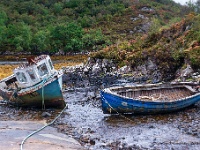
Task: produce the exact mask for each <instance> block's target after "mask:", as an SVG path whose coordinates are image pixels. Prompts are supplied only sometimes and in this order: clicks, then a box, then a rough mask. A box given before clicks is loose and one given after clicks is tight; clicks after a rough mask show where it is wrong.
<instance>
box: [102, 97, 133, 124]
mask: <svg viewBox="0 0 200 150" xmlns="http://www.w3.org/2000/svg"><path fill="white" fill-rule="evenodd" d="M101 96H102V99H103V101H105V102H106V104H108V106H109V107H110V108H111V109H112V110H114V111H115V112H116V113H117V114H118V115H120V116H121V117H123V118H125V119H127V120H129V121H131V122H134V121H133V120H131V119H129V118H127V117H126V116H125V115H122V114H120V113H119V112H118V111H117V110H115V109H114V108H113V107H112V106H111V105H110V104H109V103H108V101H107V100H106V99H105V98H104V96H103V95H102V94H101Z"/></svg>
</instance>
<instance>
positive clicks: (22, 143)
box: [21, 104, 67, 150]
mask: <svg viewBox="0 0 200 150" xmlns="http://www.w3.org/2000/svg"><path fill="white" fill-rule="evenodd" d="M66 108H67V104H66V106H65V107H64V108H63V110H62V111H61V113H60V114H59V115H58V116H57V117H55V118H54V119H53V120H52V121H51V122H50V123H48V124H46V125H44V126H43V127H41V128H39V129H38V130H36V131H34V132H32V133H31V134H29V135H28V136H27V137H26V138H24V140H23V141H22V142H21V150H23V145H24V143H25V142H26V140H27V139H28V138H30V137H31V136H33V135H34V134H36V133H38V132H40V131H41V130H43V129H44V128H46V127H48V126H50V125H52V124H53V123H54V122H55V121H56V120H57V119H58V118H59V117H60V116H61V115H62V113H63V112H64V110H65V109H66Z"/></svg>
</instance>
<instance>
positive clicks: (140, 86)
mask: <svg viewBox="0 0 200 150" xmlns="http://www.w3.org/2000/svg"><path fill="white" fill-rule="evenodd" d="M152 85H153V87H151V86H152ZM135 87H137V88H138V87H139V88H140V89H137V91H140V90H153V89H162V88H163V89H164V88H166V89H169V88H171V89H173V88H178V87H181V88H182V87H184V88H186V89H187V90H189V91H190V92H191V93H193V94H192V95H190V96H186V97H184V98H179V99H174V100H173V101H168V102H167V101H162V100H157V101H153V100H151V101H149V100H148V101H147V100H143V99H137V98H131V97H127V96H122V95H120V94H118V93H116V92H115V91H114V92H112V91H111V90H113V89H123V88H127V89H129V88H132V89H133V90H132V91H136V90H134V88H135ZM146 87H149V88H146ZM155 87H156V88H155ZM189 87H190V86H188V85H184V84H183V85H181V84H170V86H168V87H167V86H165V85H164V84H145V85H144V84H138V85H128V86H115V87H110V88H105V89H103V90H102V92H104V93H107V94H111V95H114V96H117V97H120V98H123V100H133V101H137V102H145V103H165V104H166V103H170V104H171V103H175V102H180V101H184V100H187V99H189V98H193V97H196V96H198V95H200V92H196V91H194V90H193V89H192V88H191V87H190V88H189ZM116 91H117V90H116ZM124 92H127V91H124Z"/></svg>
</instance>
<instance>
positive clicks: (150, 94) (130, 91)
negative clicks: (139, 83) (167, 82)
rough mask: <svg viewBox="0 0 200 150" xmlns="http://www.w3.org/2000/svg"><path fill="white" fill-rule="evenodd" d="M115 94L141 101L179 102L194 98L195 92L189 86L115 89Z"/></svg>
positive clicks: (112, 90)
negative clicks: (190, 97)
mask: <svg viewBox="0 0 200 150" xmlns="http://www.w3.org/2000/svg"><path fill="white" fill-rule="evenodd" d="M111 92H114V93H116V94H118V95H120V96H123V97H127V98H132V99H135V100H141V101H158V102H160V101H162V102H163V101H168V102H172V101H177V100H180V99H184V98H186V97H189V96H192V95H193V94H194V91H192V89H190V88H188V87H187V86H177V87H162V88H158V87H152V88H150V87H148V88H147V87H140V88H135V87H132V88H128V87H126V88H113V89H111Z"/></svg>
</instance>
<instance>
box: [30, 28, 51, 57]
mask: <svg viewBox="0 0 200 150" xmlns="http://www.w3.org/2000/svg"><path fill="white" fill-rule="evenodd" d="M49 46H50V43H49V32H48V31H46V30H39V31H38V32H36V33H35V34H34V35H33V38H32V41H31V51H32V53H41V52H43V51H44V52H51V51H50V49H49Z"/></svg>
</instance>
